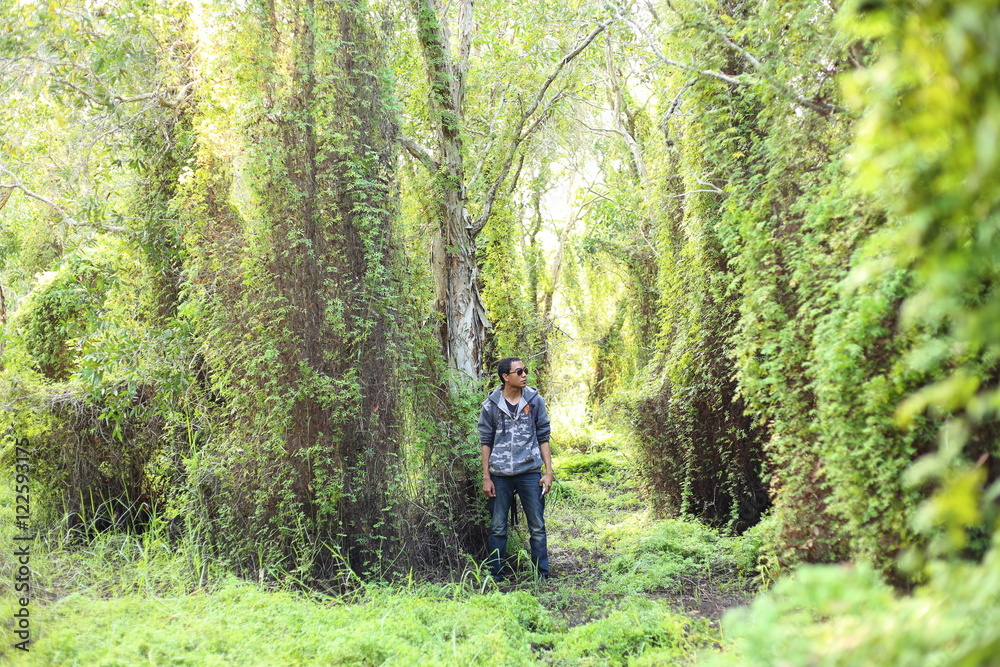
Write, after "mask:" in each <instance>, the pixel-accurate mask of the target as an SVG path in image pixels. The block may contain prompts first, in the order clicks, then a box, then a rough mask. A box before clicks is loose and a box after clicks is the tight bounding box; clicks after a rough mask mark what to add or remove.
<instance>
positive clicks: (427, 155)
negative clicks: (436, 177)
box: [399, 134, 441, 173]
mask: <svg viewBox="0 0 1000 667" xmlns="http://www.w3.org/2000/svg"><path fill="white" fill-rule="evenodd" d="M399 143H401V144H402V145H403V148H405V149H406V150H407V151H408V152H409V153H410V155H412V156H413V157H415V158H416V159H417V160H419V161H420V163H421V164H423V165H424V166H425V167H427V170H428V171H429V172H431V173H434V172H436V171H437V170H438V169H439V168H440V166H441V165H439V164H438V163H437V162H435V161H434V158H432V157H431V152H430V151H429V150H427V149H426V148H424V147H423V146H421V145H420V144H418V143H417V142H416V141H414V140H413V139H411V138H409V137H408V136H406V135H404V134H401V135H399Z"/></svg>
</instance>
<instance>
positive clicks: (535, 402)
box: [479, 357, 552, 581]
mask: <svg viewBox="0 0 1000 667" xmlns="http://www.w3.org/2000/svg"><path fill="white" fill-rule="evenodd" d="M497 375H499V376H500V382H501V385H500V386H499V387H497V388H496V389H494V390H493V391H492V392H491V393H490V395H489V397H488V398H487V399H486V400H485V401H483V408H482V410H481V411H480V413H479V442H480V444H482V446H483V493H485V494H486V496H487V497H488V498H489V499H490V503H489V505H490V515H491V520H490V536H489V550H490V561H489V563H490V570H491V571H492V573H493V578H494V579H496V580H498V581H500V580H502V579H503V562H504V559H505V557H506V550H507V515H508V514H509V513H510V506H511V503H512V501H513V499H514V492H515V491H517V495H518V496H520V498H521V507H522V508H523V509H524V516H525V518H526V519H527V522H528V536H529V541H530V544H531V562H532V564H533V565H534V566H535V571H536V574H537V576H538V578H539V579H541V580H545V579H548V577H549V554H548V544H547V540H546V536H545V518H544V516H543V512H544V509H545V501H544V496H545V494H546V493H548V492H549V489H551V488H552V451H551V450H550V448H549V432H550V428H549V415H548V412H546V410H545V401H544V400H543V399H542V397H541V395H540V394H539V393H538V391H537V390H535V389H533V388H531V387H529V386H528V369H527V368H525V366H524V362H523V361H521V360H520V359H518V358H517V357H506V358H504V359H501V360H500V362H499V363H498V364H497ZM543 463H544V464H545V474H544V475H543V474H542V464H543Z"/></svg>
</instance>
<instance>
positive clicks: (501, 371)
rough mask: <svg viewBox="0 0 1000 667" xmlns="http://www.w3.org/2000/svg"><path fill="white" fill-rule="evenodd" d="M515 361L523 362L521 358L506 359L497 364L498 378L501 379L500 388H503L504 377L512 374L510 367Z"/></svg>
mask: <svg viewBox="0 0 1000 667" xmlns="http://www.w3.org/2000/svg"><path fill="white" fill-rule="evenodd" d="M515 361H523V359H521V357H504V358H503V359H501V360H500V361H498V362H497V377H499V378H500V386H501V387H502V386H503V384H504V383H503V376H504V375H507V374H508V373H510V365H511V364H512V363H514V362H515Z"/></svg>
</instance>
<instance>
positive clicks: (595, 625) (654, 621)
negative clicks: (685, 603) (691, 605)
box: [552, 598, 715, 665]
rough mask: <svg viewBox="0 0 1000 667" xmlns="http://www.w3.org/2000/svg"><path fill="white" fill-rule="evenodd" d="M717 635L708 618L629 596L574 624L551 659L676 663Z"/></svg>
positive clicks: (561, 661)
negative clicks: (616, 605)
mask: <svg viewBox="0 0 1000 667" xmlns="http://www.w3.org/2000/svg"><path fill="white" fill-rule="evenodd" d="M714 638H715V635H714V631H712V630H711V629H710V627H709V624H708V621H706V620H703V619H697V620H696V619H692V618H691V617H690V616H687V615H684V614H679V613H677V612H675V611H673V610H672V609H670V607H669V606H668V605H666V604H664V603H662V602H654V601H652V600H647V599H642V598H629V599H627V601H625V602H624V603H622V604H621V605H620V606H619V608H618V609H615V610H614V611H612V612H611V613H610V614H608V616H607V617H605V618H603V619H600V620H598V621H593V622H591V623H587V624H586V625H579V626H577V627H575V628H572V629H571V630H570V631H569V632H568V633H567V635H566V637H565V638H564V639H562V640H561V641H560V642H559V644H558V646H557V647H556V649H555V650H554V651H553V652H552V658H553V661H554V663H555V664H557V665H558V664H573V665H659V664H677V663H678V662H684V661H686V660H687V659H689V658H690V656H691V654H692V652H693V651H694V650H696V649H697V648H700V647H702V646H704V645H705V644H707V643H709V642H711V641H712V640H713V639H714Z"/></svg>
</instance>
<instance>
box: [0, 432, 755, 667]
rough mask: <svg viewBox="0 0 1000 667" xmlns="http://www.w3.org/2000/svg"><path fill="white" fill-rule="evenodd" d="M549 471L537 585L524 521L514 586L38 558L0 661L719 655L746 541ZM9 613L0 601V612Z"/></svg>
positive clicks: (622, 484)
mask: <svg viewBox="0 0 1000 667" xmlns="http://www.w3.org/2000/svg"><path fill="white" fill-rule="evenodd" d="M555 463H556V472H557V483H556V485H555V486H554V487H553V490H552V492H551V494H550V495H548V496H547V502H546V523H547V529H548V535H549V552H550V563H551V570H552V572H551V574H552V576H551V579H550V581H549V582H548V583H547V584H538V583H535V582H534V581H533V577H532V576H531V571H530V567H529V566H528V564H527V560H528V559H527V555H526V549H525V548H526V547H527V541H526V535H525V533H526V531H525V527H524V525H523V520H522V522H521V525H518V526H517V527H515V529H514V531H513V532H512V533H511V537H510V542H509V544H508V552H509V553H511V554H514V563H515V576H513V577H511V578H510V579H509V580H508V581H507V582H506V583H504V584H503V585H502V586H500V587H498V586H497V585H496V584H494V583H493V582H492V581H491V580H489V578H488V577H485V576H484V572H483V570H482V569H481V568H479V569H477V568H475V567H474V566H470V568H469V569H468V570H467V571H466V572H464V573H460V575H459V574H453V575H452V578H450V579H449V580H447V581H416V580H414V581H408V582H407V581H404V582H398V583H396V584H365V585H364V586H362V587H360V588H359V589H358V590H357V591H356V592H354V593H351V594H347V595H344V596H317V595H307V594H304V593H302V592H301V590H297V588H296V587H295V586H291V587H275V586H260V585H258V584H255V583H253V582H245V581H240V580H237V579H235V578H232V577H222V578H219V579H217V580H212V578H211V577H209V580H207V581H204V582H202V581H197V582H195V581H193V580H192V579H191V572H192V567H193V568H194V570H193V571H194V572H197V571H199V569H200V566H199V565H198V563H197V562H194V561H193V560H192V559H193V558H195V557H196V556H197V552H185V551H184V550H182V549H171V548H169V546H168V545H167V544H166V542H165V541H164V540H163V539H162V536H161V537H156V536H150V535H143V536H129V535H118V534H107V535H102V536H101V537H100V539H97V540H95V541H94V542H93V543H91V544H89V545H87V546H86V547H79V546H76V547H72V548H70V547H69V546H67V545H58V544H57V545H48V546H46V545H43V544H37V545H35V547H34V548H36V551H33V555H32V568H33V570H34V571H35V575H34V576H35V578H36V581H38V582H39V583H40V584H41V587H40V590H39V593H42V595H41V596H40V597H37V598H35V601H33V602H32V604H31V620H30V625H31V633H32V634H31V638H32V640H31V650H30V652H26V653H22V652H20V651H12V650H11V647H12V646H13V645H14V643H15V634H14V631H15V627H14V626H13V625H12V624H11V622H10V621H9V620H8V622H7V623H0V641H2V643H0V664H17V665H21V664H26V665H36V664H37V665H47V664H68V665H73V664H76V665H91V664H116V665H118V664H121V665H127V664H140V663H141V664H154V665H159V664H189V665H203V664H204V665H221V664H240V665H307V664H352V665H354V664H356V665H400V666H404V665H405V666H410V665H435V666H436V665H467V664H476V663H477V662H481V661H482V659H483V657H484V656H489V660H490V661H491V662H493V663H495V664H503V665H535V664H547V665H566V666H569V665H626V664H628V665H673V664H692V663H696V662H697V663H700V662H701V660H702V658H703V657H704V656H706V654H708V655H709V656H710V655H711V654H715V655H718V653H719V651H720V649H722V650H725V649H724V648H723V647H724V646H725V641H724V637H723V633H722V631H721V628H720V618H721V616H722V615H723V613H724V612H725V611H726V610H727V609H729V608H732V607H736V606H741V605H745V604H747V603H749V602H750V600H751V599H752V597H753V595H754V593H755V588H756V582H757V580H758V579H757V578H756V577H755V576H754V575H753V566H754V564H755V563H756V550H755V547H754V544H753V539H752V538H747V537H746V536H743V537H732V536H727V535H724V534H722V533H720V532H719V531H717V530H714V529H712V528H709V527H706V526H704V525H702V524H699V523H697V522H694V521H688V520H656V519H655V518H654V517H653V516H652V514H651V513H650V512H649V510H648V506H647V503H646V502H645V500H644V499H643V497H642V495H641V493H640V489H639V485H638V483H637V479H636V477H635V476H634V475H633V473H632V472H630V471H631V470H632V466H631V465H630V464H629V463H630V462H629V460H628V456H627V454H626V453H624V452H623V451H621V450H620V449H619V448H617V447H613V446H607V447H605V448H603V449H601V448H599V447H597V446H595V447H594V448H590V447H578V448H577V449H567V450H565V451H563V452H561V453H558V455H557V456H556V458H555ZM2 495H3V494H2V493H0V496H2ZM2 560H3V559H0V561H2ZM0 565H3V567H0V570H9V569H10V568H12V567H13V564H12V562H9V559H8V561H3V562H0ZM13 610H14V601H13V596H6V595H5V596H0V615H2V616H3V617H5V618H8V619H10V618H12V616H11V614H12V613H13ZM710 659H711V658H710Z"/></svg>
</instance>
